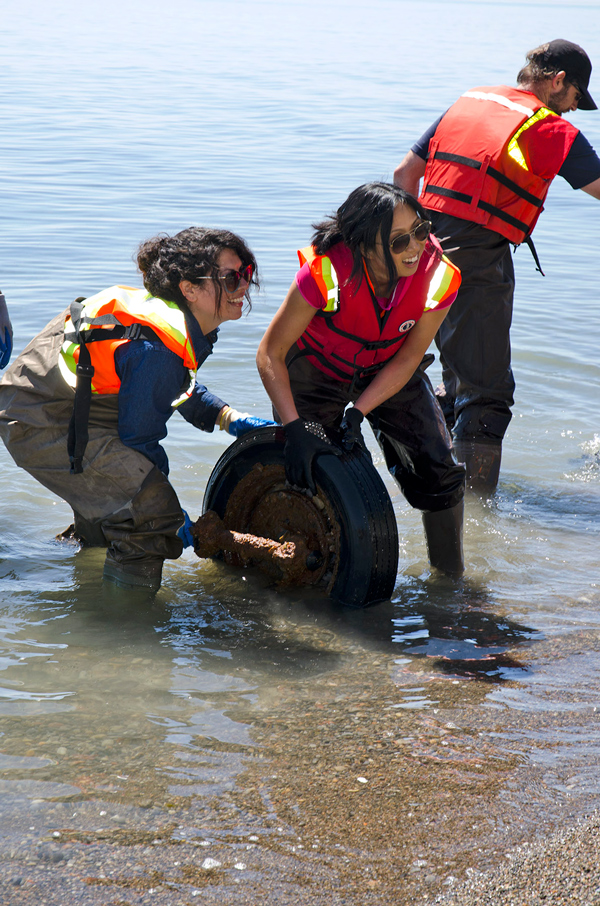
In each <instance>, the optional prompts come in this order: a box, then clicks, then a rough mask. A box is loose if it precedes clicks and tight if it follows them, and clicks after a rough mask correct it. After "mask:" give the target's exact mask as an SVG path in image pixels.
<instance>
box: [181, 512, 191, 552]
mask: <svg viewBox="0 0 600 906" xmlns="http://www.w3.org/2000/svg"><path fill="white" fill-rule="evenodd" d="M182 512H183V525H182V526H181V528H180V529H177V537H178V538H181V540H182V541H183V546H184V548H185V547H193V546H194V536H193V535H192V532H191V528H192V526H193V525H194V523H193V522H192V520H191V519H190V517H189V516H188V514H187V513H186V511H185V510H182Z"/></svg>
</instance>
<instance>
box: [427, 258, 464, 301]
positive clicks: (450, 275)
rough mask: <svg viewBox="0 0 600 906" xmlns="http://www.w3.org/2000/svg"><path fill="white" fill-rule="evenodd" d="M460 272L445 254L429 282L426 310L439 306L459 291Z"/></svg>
mask: <svg viewBox="0 0 600 906" xmlns="http://www.w3.org/2000/svg"><path fill="white" fill-rule="evenodd" d="M459 286H460V272H459V271H458V269H457V268H456V267H454V265H452V264H451V263H450V262H449V261H448V259H447V258H446V257H445V256H442V260H441V261H440V262H439V264H438V265H437V267H436V269H435V272H434V274H433V275H432V277H431V280H430V282H429V289H428V290H427V299H426V302H425V311H431V309H436V308H438V307H439V306H440V305H441V304H442V303H443V302H444V301H445V300H446V299H448V298H449V297H450V296H451V295H453V294H454V293H456V292H458V288H459Z"/></svg>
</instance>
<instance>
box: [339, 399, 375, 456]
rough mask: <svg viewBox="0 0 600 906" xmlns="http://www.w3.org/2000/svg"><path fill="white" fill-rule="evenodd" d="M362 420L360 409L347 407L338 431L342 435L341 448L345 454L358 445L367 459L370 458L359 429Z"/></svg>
mask: <svg viewBox="0 0 600 906" xmlns="http://www.w3.org/2000/svg"><path fill="white" fill-rule="evenodd" d="M363 419H364V415H363V413H362V412H361V411H360V409H357V408H356V406H349V407H348V408H347V409H346V411H345V413H344V417H343V419H342V423H341V425H340V431H341V433H342V440H341V443H342V448H343V449H344V450H346V451H347V452H350V450H352V449H353V447H354V446H355V445H356V444H358V446H359V447H361V448H362V449H363V450H364V451H365V453H366V454H367V455H368V456H369V458H371V454H370V453H369V451H368V449H367V445H366V443H365V439H364V437H363V434H362V431H361V427H360V426H361V424H362V422H363Z"/></svg>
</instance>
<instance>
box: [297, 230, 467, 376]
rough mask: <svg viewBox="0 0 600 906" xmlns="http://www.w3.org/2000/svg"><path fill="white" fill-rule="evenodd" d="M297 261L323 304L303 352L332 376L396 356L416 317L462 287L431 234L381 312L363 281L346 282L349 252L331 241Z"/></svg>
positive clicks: (369, 368) (365, 369)
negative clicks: (416, 263) (414, 266)
mask: <svg viewBox="0 0 600 906" xmlns="http://www.w3.org/2000/svg"><path fill="white" fill-rule="evenodd" d="M298 257H299V259H300V264H304V263H305V262H308V264H309V266H310V271H311V275H312V277H313V278H314V280H315V282H316V283H317V286H318V287H319V289H320V291H321V293H322V295H323V299H324V300H325V301H326V305H325V307H324V308H323V309H321V310H319V311H318V312H317V314H316V315H315V317H314V318H313V319H312V321H311V322H310V324H309V325H308V327H307V328H306V330H305V331H304V333H303V334H302V336H301V337H300V339H299V340H298V344H297V345H298V347H299V349H300V350H301V351H302V352H301V354H303V355H308V356H309V357H310V358H311V359H312V361H313V362H314V364H315V365H316V366H317V368H319V369H320V370H321V371H324V372H325V373H326V374H329V375H330V376H331V377H334V378H335V379H336V380H342V381H350V380H351V379H352V378H353V377H354V376H355V375H361V376H362V375H368V374H372V373H374V372H376V371H379V370H380V368H381V367H382V366H383V365H384V364H385V362H387V361H388V359H390V358H391V357H392V356H393V355H395V354H396V353H397V352H398V350H399V349H400V347H401V346H402V344H403V343H404V341H405V340H406V338H407V336H408V334H409V333H410V331H411V330H412V328H413V327H414V326H415V324H416V323H417V321H418V320H419V319H420V318H421V317H422V315H423V314H425V313H426V312H427V311H433V310H435V309H436V308H440V307H443V306H444V303H445V302H446V301H447V300H448V299H449V298H450V297H451V296H453V295H455V294H456V292H457V290H458V287H459V286H460V271H459V269H458V268H457V267H456V266H455V265H454V264H452V263H451V262H450V261H449V260H448V259H447V258H446V257H445V256H444V254H443V253H442V249H441V246H440V245H439V243H438V241H437V239H435V237H433V236H430V238H429V240H428V242H427V245H426V246H425V250H424V252H423V254H422V255H421V260H420V261H419V266H418V268H417V271H416V273H415V274H413V275H412V276H411V277H403V278H400V280H399V281H398V283H397V285H396V289H395V290H394V293H395V294H397V296H398V303H397V304H396V305H393V306H392V307H391V308H390V309H389V310H386V311H384V310H383V309H382V308H381V307H380V305H379V303H378V302H377V299H376V296H375V293H374V292H373V290H372V288H371V287H370V285H369V282H368V280H367V279H365V278H363V279H362V281H361V282H360V285H359V286H358V287H357V286H356V281H355V280H352V281H349V277H350V274H351V272H352V264H353V259H352V253H351V252H350V250H349V249H348V248H347V247H346V246H345V245H343V244H342V243H338V244H337V245H334V246H333V247H332V248H331V249H329V251H328V252H327V254H326V255H321V256H319V255H317V254H316V253H315V250H314V248H312V247H309V248H304V249H301V250H300V251H299V252H298Z"/></svg>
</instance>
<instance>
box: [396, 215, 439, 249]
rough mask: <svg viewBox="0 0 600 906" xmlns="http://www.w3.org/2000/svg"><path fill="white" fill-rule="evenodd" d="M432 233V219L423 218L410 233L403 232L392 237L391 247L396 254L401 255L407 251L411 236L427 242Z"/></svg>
mask: <svg viewBox="0 0 600 906" xmlns="http://www.w3.org/2000/svg"><path fill="white" fill-rule="evenodd" d="M430 233H431V221H430V220H422V221H421V223H418V224H417V225H416V227H415V228H414V230H411V231H410V233H401V234H400V235H399V236H396V238H395V239H392V241H391V242H390V249H391V250H392V253H393V254H394V255H399V254H400V253H401V252H405V251H406V249H407V248H408V247H409V245H410V237H411V236H414V237H415V239H416V240H417V242H425V240H426V239H427V237H428V236H429V234H430Z"/></svg>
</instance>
